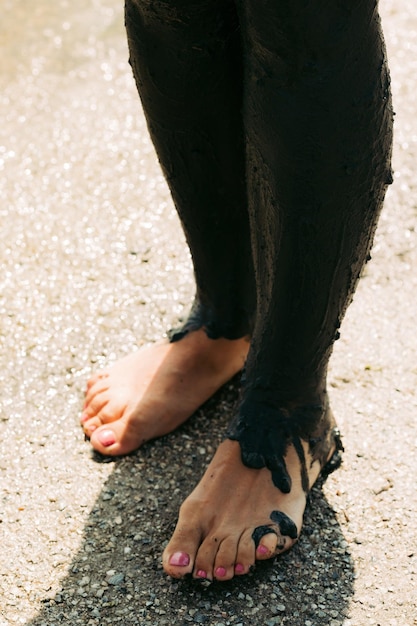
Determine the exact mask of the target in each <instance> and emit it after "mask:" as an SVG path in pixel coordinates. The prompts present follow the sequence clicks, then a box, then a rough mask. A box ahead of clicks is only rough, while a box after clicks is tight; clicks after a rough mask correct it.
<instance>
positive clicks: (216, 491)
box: [164, 0, 392, 579]
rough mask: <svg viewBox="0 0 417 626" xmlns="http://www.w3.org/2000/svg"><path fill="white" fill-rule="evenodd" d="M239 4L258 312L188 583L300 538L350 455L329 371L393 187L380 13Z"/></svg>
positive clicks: (180, 566) (168, 557)
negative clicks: (308, 512) (331, 472)
mask: <svg viewBox="0 0 417 626" xmlns="http://www.w3.org/2000/svg"><path fill="white" fill-rule="evenodd" d="M238 4H239V9H240V20H241V27H242V32H243V33H244V55H245V79H244V96H243V101H244V108H243V116H244V122H245V131H246V146H247V183H248V197H249V213H250V218H251V233H252V242H253V251H254V261H255V272H256V284H257V315H256V321H255V328H254V333H253V336H252V342H251V348H250V352H249V356H248V360H247V366H246V375H245V382H244V391H243V397H242V401H241V405H240V408H239V410H238V412H237V415H236V417H235V419H234V420H233V423H232V425H231V428H230V431H229V433H228V438H227V439H226V440H225V441H224V442H223V443H222V444H221V446H220V448H219V450H218V451H217V453H216V455H215V457H214V459H213V461H212V463H211V464H210V466H209V469H208V470H207V472H206V474H205V475H204V477H203V480H202V481H201V483H200V484H199V485H198V486H197V488H196V490H195V491H194V492H193V494H191V496H190V498H188V499H187V500H186V501H185V503H184V505H183V507H182V508H181V511H180V517H179V521H178V525H177V529H176V531H175V533H174V536H173V538H172V540H171V542H170V543H169V544H168V546H167V548H166V550H165V553H164V567H165V569H166V571H167V572H168V573H170V574H171V575H172V576H177V577H181V576H183V575H184V574H185V573H192V574H193V575H194V576H195V577H197V578H199V577H203V576H204V575H207V577H208V578H211V577H215V578H218V579H226V578H231V577H232V576H233V575H234V574H241V573H245V572H246V571H248V569H249V566H250V565H252V564H253V562H254V561H255V559H256V558H258V559H260V558H268V557H270V556H273V555H274V554H276V553H277V552H280V551H282V550H284V549H288V548H289V547H291V545H293V543H294V541H295V540H296V537H297V536H298V534H299V532H300V529H301V524H302V517H303V513H304V507H305V503H306V494H307V492H308V490H309V489H310V488H311V486H312V485H313V483H314V481H315V480H316V479H317V477H318V475H319V473H320V471H321V468H322V467H323V466H326V464H327V462H329V461H330V469H331V468H332V467H333V466H334V461H335V459H333V461H331V459H332V456H333V454H334V452H335V451H336V450H337V448H338V447H340V439H339V437H338V434H337V430H335V423H334V418H333V415H332V413H331V410H330V407H329V402H328V397H327V393H326V373H327V365H328V361H329V357H330V354H331V350H332V346H333V343H334V341H335V339H336V338H337V335H338V332H339V330H338V329H339V327H340V323H341V320H342V317H343V314H344V312H345V310H346V308H347V306H348V304H349V302H350V301H351V299H352V295H353V292H354V289H355V286H356V283H357V280H358V278H359V275H360V272H361V269H362V266H363V264H364V263H365V261H366V259H367V257H368V255H369V250H370V247H371V243H372V238H373V234H374V231H375V227H376V223H377V219H378V215H379V212H380V209H381V205H382V201H383V198H384V193H385V189H386V185H387V184H388V183H389V182H390V180H391V170H390V154H391V139H392V138H391V135H392V110H391V103H390V95H389V78H388V72H387V67H386V60H385V51H384V45H383V41H382V35H381V30H380V23H379V18H378V15H377V13H376V10H375V2H374V0H358V1H356V2H353V3H341V2H328V1H324V0H315V1H314V0H313V1H311V2H304V1H302V0H281V1H280V2H276V1H275V0H245V1H242V2H239V3H238ZM326 471H327V470H326ZM256 544H258V547H257V548H256Z"/></svg>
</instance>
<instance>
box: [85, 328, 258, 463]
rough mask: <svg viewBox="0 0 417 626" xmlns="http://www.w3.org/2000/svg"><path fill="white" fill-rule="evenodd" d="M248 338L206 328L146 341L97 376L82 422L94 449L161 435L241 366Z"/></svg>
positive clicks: (131, 446)
mask: <svg viewBox="0 0 417 626" xmlns="http://www.w3.org/2000/svg"><path fill="white" fill-rule="evenodd" d="M248 349H249V341H248V340H247V339H245V338H243V339H236V340H233V341H231V340H228V339H209V338H208V337H207V335H206V333H205V332H204V331H203V330H196V331H193V332H190V333H189V334H187V335H186V336H185V337H184V338H183V339H181V340H180V341H177V342H175V343H168V342H166V343H159V344H153V345H151V346H146V347H144V348H142V349H141V350H139V351H138V352H135V353H133V354H131V355H129V356H127V357H125V358H123V359H121V360H120V361H117V362H116V363H115V364H114V365H113V366H111V367H109V368H108V369H105V370H103V371H101V372H99V373H98V374H96V375H95V376H93V377H92V378H91V379H90V380H89V382H88V384H87V393H86V400H85V405H84V409H83V412H82V415H81V424H82V427H83V429H84V432H85V434H86V435H87V437H89V438H90V441H91V445H92V446H93V448H95V449H96V450H98V451H99V452H101V453H102V454H106V455H111V456H115V455H122V454H127V453H129V452H131V451H132V450H135V449H137V448H139V447H140V446H141V445H142V444H143V443H145V442H146V441H149V440H150V439H154V438H155V437H161V436H162V435H165V434H167V433H169V432H171V431H172V430H174V429H175V428H177V427H178V426H179V425H180V424H182V423H183V422H184V421H185V420H187V419H188V418H189V417H190V416H191V415H192V414H193V413H194V412H195V411H196V409H198V407H199V406H200V405H201V404H203V403H204V402H205V401H206V400H208V398H210V397H211V396H212V395H213V394H214V393H215V392H216V391H217V390H218V389H219V388H220V387H221V386H222V385H223V384H224V383H226V382H227V381H228V380H229V379H230V378H232V377H233V376H234V375H235V374H236V373H237V372H238V371H239V370H241V369H242V367H243V365H244V363H245V359H246V356H247V352H248Z"/></svg>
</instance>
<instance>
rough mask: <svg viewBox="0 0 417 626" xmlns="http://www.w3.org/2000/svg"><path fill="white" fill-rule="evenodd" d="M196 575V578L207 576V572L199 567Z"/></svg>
mask: <svg viewBox="0 0 417 626" xmlns="http://www.w3.org/2000/svg"><path fill="white" fill-rule="evenodd" d="M197 577H198V578H207V572H206V571H204V570H203V569H199V570H198V572H197Z"/></svg>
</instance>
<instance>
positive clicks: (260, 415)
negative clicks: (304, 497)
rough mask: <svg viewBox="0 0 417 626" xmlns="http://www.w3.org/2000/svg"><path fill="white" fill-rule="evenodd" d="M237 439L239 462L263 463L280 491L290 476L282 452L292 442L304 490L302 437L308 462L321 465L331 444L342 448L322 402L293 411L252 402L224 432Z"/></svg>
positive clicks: (288, 485)
mask: <svg viewBox="0 0 417 626" xmlns="http://www.w3.org/2000/svg"><path fill="white" fill-rule="evenodd" d="M227 437H228V438H229V439H232V440H235V441H238V442H239V444H240V448H241V457H242V462H243V464H244V465H246V467H251V468H253V469H260V468H262V467H267V468H268V469H269V470H270V472H271V477H272V482H273V483H274V485H275V487H277V488H278V489H279V490H280V491H282V493H290V491H291V479H290V476H289V473H288V471H287V468H286V464H285V454H286V452H287V450H288V447H289V446H290V445H293V446H294V449H295V451H296V453H297V456H298V459H299V462H300V472H301V484H302V488H303V491H304V493H308V492H309V490H310V487H311V486H310V484H309V478H308V468H307V464H306V458H305V453H304V448H303V445H302V440H304V441H306V442H308V444H309V453H310V455H311V459H312V460H311V464H312V463H314V461H316V460H317V461H319V462H320V466H321V467H324V466H325V465H326V463H327V460H328V457H329V453H330V451H331V449H332V447H333V448H336V451H337V450H338V449H339V450H340V449H342V446H341V443H338V441H339V442H340V438H339V440H337V437H336V431H335V429H334V418H333V416H332V414H331V411H330V409H329V408H328V407H327V408H326V409H324V408H323V407H322V406H310V407H302V408H299V409H298V410H295V411H293V412H289V411H284V410H283V409H281V410H274V409H271V408H266V407H260V406H259V405H258V406H255V407H254V408H251V410H248V407H247V406H246V407H245V414H242V413H239V414H238V415H237V417H236V418H235V420H234V421H233V422H232V424H231V427H230V428H229V431H228V433H227Z"/></svg>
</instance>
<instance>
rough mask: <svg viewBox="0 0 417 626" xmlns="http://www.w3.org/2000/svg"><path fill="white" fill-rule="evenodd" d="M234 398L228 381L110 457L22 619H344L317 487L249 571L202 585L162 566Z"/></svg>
mask: <svg viewBox="0 0 417 626" xmlns="http://www.w3.org/2000/svg"><path fill="white" fill-rule="evenodd" d="M236 397H237V390H236V383H232V384H230V385H229V386H227V387H226V388H225V389H223V390H222V391H221V392H220V393H219V394H217V396H215V397H214V398H213V399H212V400H211V401H210V402H209V403H207V404H206V405H205V406H204V407H203V408H202V409H201V410H200V411H199V412H198V414H197V415H196V417H195V418H194V420H192V422H191V423H189V424H187V425H185V426H184V427H182V428H181V429H180V430H179V431H177V432H176V433H175V434H173V435H171V436H169V437H164V438H162V439H161V440H159V441H156V442H153V443H151V444H149V445H147V446H146V447H145V448H144V449H142V450H140V451H139V452H137V453H135V454H134V455H131V456H129V457H126V458H123V459H120V460H116V461H112V462H113V463H114V471H113V472H112V474H111V476H110V478H109V479H108V481H107V482H106V484H105V486H104V488H103V490H102V493H101V495H100V498H99V499H98V500H97V501H96V502H95V505H94V507H93V509H92V511H91V514H90V517H89V520H88V523H87V524H86V527H85V530H84V536H83V543H82V546H81V549H80V551H79V553H78V554H77V556H76V557H75V558H74V561H73V563H72V565H71V567H70V569H69V571H68V573H67V575H66V577H65V578H64V579H63V580H62V585H61V590H60V591H59V593H58V594H56V595H54V597H49V598H48V599H46V600H45V601H44V608H43V609H42V611H41V612H40V613H39V615H38V616H37V617H36V618H35V619H33V620H32V621H31V622H30V624H31V626H46V625H47V626H54V625H55V624H85V625H88V626H95V625H101V624H112V625H113V624H118V623H120V624H123V625H124V626H129V625H131V624H132V625H133V624H140V625H148V624H149V625H151V624H152V625H154V626H163V625H166V624H170V625H171V624H174V625H175V626H177V625H178V626H183V625H186V624H206V625H207V626H215V625H216V626H217V625H218V626H227V625H244V626H247V625H251V624H266V625H267V626H274V625H275V624H291V625H292V626H298V625H300V626H301V625H302V626H317V625H326V626H328V625H329V624H331V626H336V625H338V624H342V623H343V622H344V621H345V619H346V617H347V616H348V605H349V600H350V598H351V596H352V595H353V580H354V566H353V562H352V559H351V556H350V554H349V551H348V549H347V544H346V542H345V540H344V537H343V535H342V532H341V529H340V527H339V525H338V522H337V520H336V517H335V514H334V512H333V511H332V509H331V507H330V506H329V504H328V503H327V501H326V499H325V498H324V495H323V492H322V490H321V487H320V486H317V487H315V488H314V490H313V492H312V494H311V497H310V504H309V506H308V509H307V511H306V516H305V526H304V531H303V534H302V537H301V539H300V542H299V543H298V544H297V545H296V547H295V548H294V549H293V550H292V551H291V552H290V553H288V554H286V555H284V556H282V557H280V558H278V559H277V560H275V561H274V562H268V563H265V564H261V565H258V566H257V567H256V571H254V572H253V573H252V574H250V575H249V576H247V577H243V578H237V579H235V580H233V581H229V582H227V583H222V584H220V583H213V584H211V585H210V584H209V583H205V582H204V583H196V582H193V581H192V580H187V581H174V580H171V579H170V578H168V577H167V576H166V575H165V574H164V573H163V572H162V570H161V566H160V557H161V552H162V550H163V547H164V545H165V543H166V541H167V540H168V538H169V536H170V533H171V532H172V530H173V528H174V525H175V521H176V514H177V510H178V508H179V505H180V504H181V501H182V500H183V497H184V496H185V495H186V494H187V493H189V491H190V490H191V489H192V487H193V486H194V485H195V483H196V482H197V480H198V478H199V476H200V475H201V474H202V472H203V469H204V467H205V465H206V464H207V463H208V461H209V459H210V457H211V455H212V454H213V452H214V449H215V446H216V445H217V443H218V441H219V439H220V437H219V433H222V432H224V429H225V426H226V419H225V418H224V416H225V415H228V414H230V412H231V410H232V407H233V404H234V403H235V401H236ZM221 416H223V417H221ZM97 461H98V462H100V459H97ZM329 480H331V478H330V479H329ZM82 488H83V486H82V484H80V490H82ZM75 497H76V496H75Z"/></svg>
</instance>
